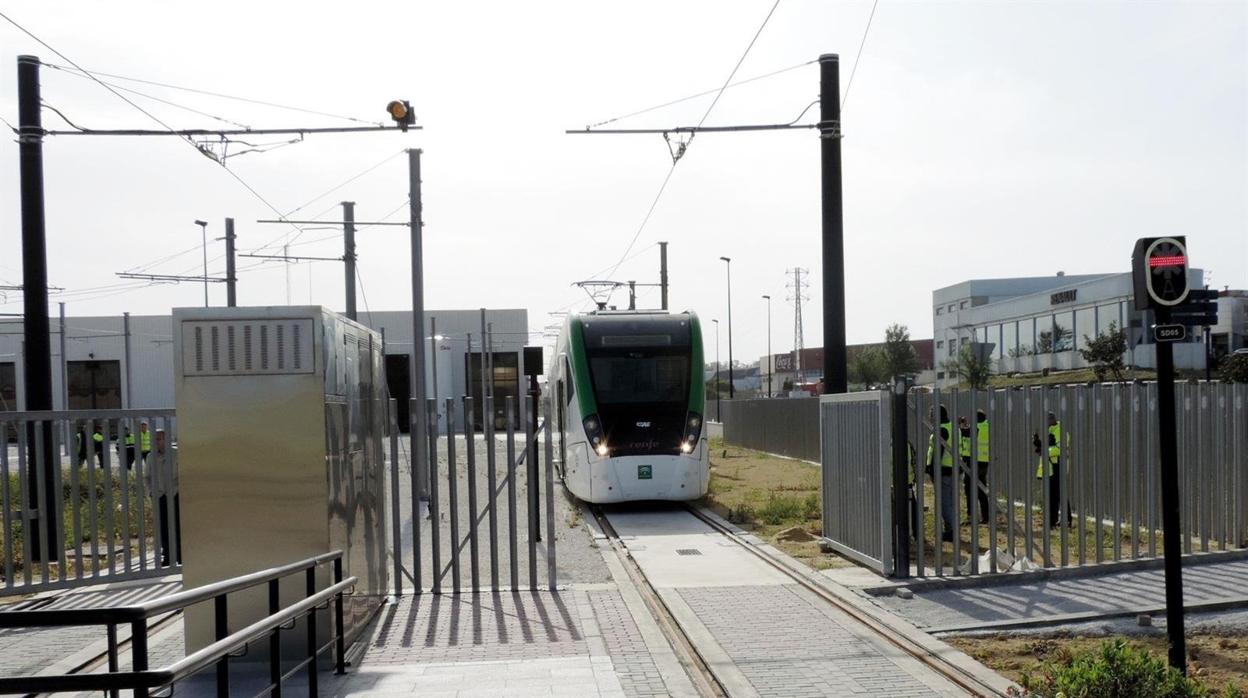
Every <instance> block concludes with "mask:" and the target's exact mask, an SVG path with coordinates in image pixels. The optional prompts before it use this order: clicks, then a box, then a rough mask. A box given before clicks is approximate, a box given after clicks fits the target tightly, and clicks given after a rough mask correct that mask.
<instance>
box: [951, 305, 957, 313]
mask: <svg viewBox="0 0 1248 698" xmlns="http://www.w3.org/2000/svg"><path fill="white" fill-rule="evenodd" d="M956 307H957V305H955V304H954V303H950V304H949V312H951V313H952V312H953V309H954V308H956Z"/></svg>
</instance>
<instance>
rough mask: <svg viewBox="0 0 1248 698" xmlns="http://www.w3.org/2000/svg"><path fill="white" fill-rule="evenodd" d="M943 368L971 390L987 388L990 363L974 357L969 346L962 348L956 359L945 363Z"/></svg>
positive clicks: (990, 368) (990, 373)
mask: <svg viewBox="0 0 1248 698" xmlns="http://www.w3.org/2000/svg"><path fill="white" fill-rule="evenodd" d="M944 368H945V371H947V372H949V373H952V374H954V375H956V376H957V377H958V380H960V381H962V382H963V383H966V384H967V385H968V386H970V388H971V389H972V390H981V389H983V388H987V387H988V378H989V377H990V376H991V375H992V362H991V361H990V360H989V359H987V358H980V357H978V356H976V355H975V352H973V351H971V348H970V347H969V346H964V347H962V349H961V350H960V351H959V352H958V355H957V357H956V358H953V359H949V360H948V361H946V362H945V363H944Z"/></svg>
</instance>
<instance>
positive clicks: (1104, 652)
mask: <svg viewBox="0 0 1248 698" xmlns="http://www.w3.org/2000/svg"><path fill="white" fill-rule="evenodd" d="M1019 683H1020V684H1021V685H1022V687H1023V691H1024V692H1023V695H1025V696H1037V697H1038V698H1058V697H1059V696H1062V697H1066V698H1076V697H1077V698H1118V697H1119V696H1132V697H1133V698H1206V697H1211V696H1223V697H1224V698H1242V694H1241V693H1240V692H1239V691H1238V690H1237V689H1235V688H1234V687H1233V686H1227V687H1226V688H1225V689H1224V690H1223V691H1222V692H1221V693H1214V692H1213V691H1211V690H1210V689H1209V688H1208V687H1207V686H1205V685H1204V684H1202V683H1201V682H1199V681H1197V680H1195V679H1190V678H1187V677H1185V676H1184V675H1183V674H1181V673H1180V672H1179V671H1178V670H1176V669H1173V668H1171V667H1170V666H1169V665H1167V664H1166V663H1165V662H1164V661H1162V660H1161V659H1159V658H1157V657H1154V656H1152V655H1150V654H1149V653H1148V652H1147V651H1145V650H1143V649H1140V648H1139V647H1135V646H1133V645H1129V644H1127V642H1126V640H1121V639H1120V640H1110V641H1108V642H1105V643H1104V644H1102V645H1101V647H1100V650H1099V651H1096V652H1086V653H1084V654H1081V655H1079V656H1077V657H1072V656H1070V655H1068V654H1061V655H1060V656H1059V657H1058V658H1057V659H1056V660H1050V661H1046V662H1044V663H1043V664H1041V665H1040V668H1039V673H1038V674H1032V673H1030V672H1025V673H1024V674H1023V677H1022V679H1021V680H1020V681H1019Z"/></svg>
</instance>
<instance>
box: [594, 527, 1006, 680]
mask: <svg viewBox="0 0 1248 698" xmlns="http://www.w3.org/2000/svg"><path fill="white" fill-rule="evenodd" d="M589 509H590V512H591V513H592V515H593V517H594V519H595V520H596V521H597V522H598V524H599V526H600V527H601V528H602V531H603V533H604V534H605V535H606V536H607V538H608V539H609V540H610V543H611V546H612V548H613V549H614V550H615V552H616V554H617V555H619V556H620V559H621V560H622V561H623V563H624V567H625V569H626V570H628V573H629V576H630V577H631V578H632V579H633V581H634V583H635V584H636V585H637V587H638V589H639V590H640V591H641V592H642V596H643V598H644V599H645V600H646V603H647V605H648V606H650V608H651V611H652V613H653V614H654V615H655V617H656V619H658V620H659V625H660V627H661V628H662V629H663V632H664V634H665V635H667V636H668V639H669V641H671V642H672V645H673V647H676V648H677V652H678V654H679V655H682V656H681V659H682V661H685V662H686V667H687V668H689V669H690V670H691V671H690V674H691V675H693V678H694V679H695V684H699V685H698V688H699V691H706V692H705V693H704V695H717V696H727V695H729V693H728V691H727V690H726V689H725V686H724V684H723V683H722V682H721V681H720V679H719V678H718V677H716V676H715V674H714V671H713V670H712V668H711V666H710V665H709V664H708V663H707V662H706V660H705V659H704V658H703V656H702V654H700V653H699V651H698V649H697V647H696V646H695V645H694V643H693V641H692V640H691V638H690V637H689V636H688V635H687V634H686V633H685V631H684V630H683V629H682V628H681V627H680V624H679V623H678V622H677V621H676V619H675V617H674V616H673V615H672V613H671V611H670V610H669V609H668V608H667V606H666V604H664V602H663V600H662V597H661V595H660V594H659V592H658V591H657V589H656V588H655V587H654V586H653V585H652V584H651V583H650V581H649V580H648V579H647V577H646V574H645V572H644V570H643V569H642V568H641V566H640V565H638V564H637V563H636V561H634V560H633V559H632V557H631V556H630V555H629V554H628V551H627V548H626V547H625V545H624V543H623V541H621V540H620V538H619V536H618V535H617V534H616V531H615V528H614V527H613V526H612V525H611V522H610V518H609V514H608V513H606V512H604V511H603V510H602V508H601V507H599V506H596V505H589ZM683 510H684V511H685V512H686V513H688V514H689V515H690V516H692V517H694V518H696V519H698V520H699V521H701V522H702V523H704V524H706V525H707V526H708V527H710V528H711V529H712V530H714V531H715V532H716V533H718V534H719V535H720V536H723V537H724V538H725V539H727V540H729V541H731V542H732V543H734V544H735V545H736V547H739V548H741V549H743V550H745V551H747V552H748V553H749V554H750V555H753V556H754V557H756V558H758V559H759V560H760V561H762V562H763V563H765V564H766V565H768V566H769V567H771V568H773V569H774V570H776V571H777V572H779V573H780V574H782V575H783V576H784V577H786V578H788V579H789V580H792V582H793V583H794V584H797V585H800V586H801V587H802V588H804V589H805V590H807V591H809V592H810V593H812V594H814V595H815V596H816V597H817V598H818V599H819V600H820V601H822V602H824V603H826V604H828V605H829V606H831V607H832V608H834V609H835V610H836V611H839V612H840V613H841V614H844V615H845V616H848V617H849V618H850V619H852V620H853V621H854V622H856V623H857V624H858V625H859V626H860V627H861V628H863V629H865V630H867V631H868V632H869V633H870V634H871V635H874V636H876V637H878V638H879V639H881V640H883V641H884V642H886V643H887V644H889V645H892V646H893V647H895V648H897V649H898V650H900V651H901V652H903V653H904V654H905V655H907V656H908V657H910V658H912V659H914V660H916V661H918V662H919V663H921V664H922V665H924V666H925V667H927V668H928V669H930V670H931V671H933V672H935V673H936V674H937V675H939V676H940V677H942V678H944V679H945V680H947V681H949V682H950V683H952V684H954V685H955V686H957V687H958V688H959V689H961V690H963V691H965V692H966V693H967V694H968V695H972V696H984V697H989V696H992V697H996V696H1004V695H1007V694H1005V693H1004V692H1003V691H1002V690H1001V689H1000V687H999V686H994V685H991V684H989V683H986V682H985V681H984V680H983V679H981V678H980V677H978V676H975V675H974V674H972V673H971V672H969V671H967V670H966V669H964V668H963V667H960V666H958V665H957V664H955V663H953V662H951V661H950V660H949V659H948V658H946V657H944V656H942V655H941V653H940V652H938V651H937V650H936V649H934V648H933V647H931V646H929V645H927V644H924V643H922V642H919V641H917V640H916V639H915V638H913V637H911V636H910V634H909V633H907V632H904V631H903V630H901V629H899V628H896V627H893V626H892V625H890V624H889V623H888V622H886V621H885V620H882V619H881V618H879V617H877V616H876V615H875V614H873V613H871V612H870V611H867V610H864V609H863V608H860V607H859V606H858V605H856V604H854V603H851V602H850V601H847V600H845V599H842V598H840V597H839V596H837V595H836V594H835V593H833V592H832V591H830V590H829V589H827V588H825V587H824V586H823V585H821V584H819V583H818V582H815V581H812V580H811V579H809V578H808V577H807V576H806V575H804V574H803V573H802V572H800V571H798V570H795V569H793V568H792V567H790V566H789V565H788V564H785V563H784V562H782V561H781V560H778V559H776V558H775V557H773V556H772V555H770V554H768V553H767V552H765V551H763V550H760V549H759V548H758V546H757V545H754V544H752V543H751V542H749V541H747V540H745V539H744V538H743V537H742V536H741V535H740V534H738V533H737V532H736V531H734V530H732V529H731V528H728V527H726V526H724V525H723V523H721V522H720V521H718V520H716V519H715V518H713V517H710V516H707V515H705V514H704V513H703V512H701V511H699V510H698V509H696V508H695V507H692V506H688V505H685V506H684V507H683ZM699 682H700V683H699Z"/></svg>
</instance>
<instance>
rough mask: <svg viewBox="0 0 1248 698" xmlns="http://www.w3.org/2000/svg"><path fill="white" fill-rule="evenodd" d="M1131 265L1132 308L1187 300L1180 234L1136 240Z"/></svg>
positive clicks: (1166, 305)
mask: <svg viewBox="0 0 1248 698" xmlns="http://www.w3.org/2000/svg"><path fill="white" fill-rule="evenodd" d="M1131 268H1132V273H1133V277H1134V282H1135V307H1136V309H1138V310H1143V309H1145V308H1172V307H1174V306H1176V305H1181V304H1182V303H1183V301H1185V300H1187V296H1188V288H1187V241H1186V238H1185V237H1184V236H1182V235H1175V236H1172V237H1163V238H1141V239H1140V240H1137V241H1136V242H1135V251H1134V253H1133V254H1132V255H1131Z"/></svg>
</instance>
